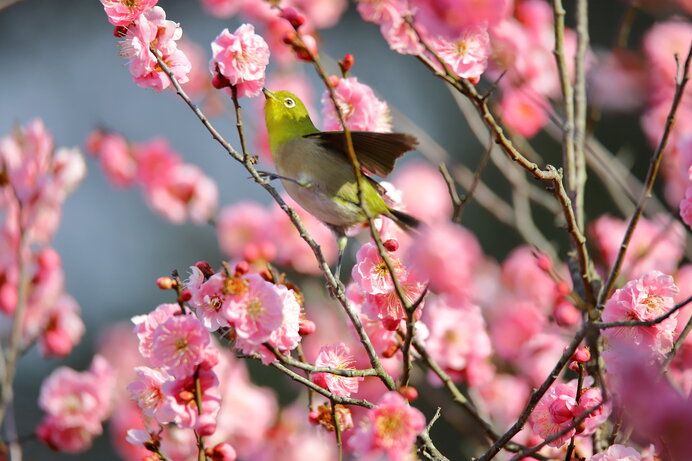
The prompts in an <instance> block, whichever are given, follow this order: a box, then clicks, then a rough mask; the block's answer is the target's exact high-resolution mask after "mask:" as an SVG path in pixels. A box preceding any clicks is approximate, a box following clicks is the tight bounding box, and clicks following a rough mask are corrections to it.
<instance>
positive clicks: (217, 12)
mask: <svg viewBox="0 0 692 461" xmlns="http://www.w3.org/2000/svg"><path fill="white" fill-rule="evenodd" d="M244 3H246V1H245V0H202V6H203V7H204V9H205V11H207V12H208V13H209V14H211V15H213V16H216V17H217V18H222V19H226V18H230V17H231V16H233V15H234V14H236V13H237V12H238V11H239V10H240V9H241V8H242V7H243V4H244Z"/></svg>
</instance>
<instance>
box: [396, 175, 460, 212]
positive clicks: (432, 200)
mask: <svg viewBox="0 0 692 461" xmlns="http://www.w3.org/2000/svg"><path fill="white" fill-rule="evenodd" d="M392 182H393V184H394V185H395V186H396V188H397V189H398V190H400V191H401V194H402V201H403V203H404V206H405V209H406V212H407V213H411V214H412V215H413V216H415V217H416V218H418V219H421V220H423V221H425V222H427V223H435V222H440V221H446V220H447V219H449V217H450V216H451V215H452V201H451V199H450V198H449V192H448V190H447V184H446V183H445V182H444V179H443V178H442V175H441V174H440V172H439V171H437V169H436V168H434V167H433V166H431V165H430V164H429V163H423V162H410V163H407V164H406V165H404V166H402V167H401V168H398V169H397V172H396V176H395V177H394V180H393V181H392Z"/></svg>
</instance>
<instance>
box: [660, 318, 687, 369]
mask: <svg viewBox="0 0 692 461" xmlns="http://www.w3.org/2000/svg"><path fill="white" fill-rule="evenodd" d="M690 330H692V317H690V318H689V319H687V323H686V324H685V328H683V329H682V331H681V332H680V336H678V338H677V339H676V340H675V342H674V343H673V348H672V349H671V350H670V352H668V355H667V356H666V360H665V361H664V362H663V369H666V368H668V365H670V362H672V361H673V359H674V358H675V354H677V353H678V350H680V346H682V344H683V343H684V342H685V338H687V335H688V334H690Z"/></svg>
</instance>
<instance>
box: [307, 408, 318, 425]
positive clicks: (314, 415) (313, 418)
mask: <svg viewBox="0 0 692 461" xmlns="http://www.w3.org/2000/svg"><path fill="white" fill-rule="evenodd" d="M308 421H310V424H314V425H317V424H319V422H320V412H319V411H317V410H310V413H308Z"/></svg>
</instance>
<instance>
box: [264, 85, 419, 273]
mask: <svg viewBox="0 0 692 461" xmlns="http://www.w3.org/2000/svg"><path fill="white" fill-rule="evenodd" d="M262 91H263V93H264V96H265V103H264V116H265V122H266V126H267V133H268V134H269V145H270V149H271V154H272V159H273V160H274V165H275V168H276V173H272V172H266V171H260V172H258V173H259V174H260V175H261V176H262V177H263V178H264V179H267V180H274V179H279V180H281V182H282V184H283V187H284V189H285V190H286V192H287V193H288V195H289V196H290V197H291V198H292V199H293V200H295V201H296V203H298V204H299V205H300V206H301V207H302V208H304V209H305V210H306V211H307V212H308V213H310V214H311V215H313V216H314V217H315V218H317V219H318V220H319V221H321V222H322V223H324V224H325V225H326V226H327V227H329V228H330V229H331V230H332V232H333V233H334V234H335V236H336V239H337V247H338V257H337V263H336V268H335V271H334V274H335V277H336V278H337V279H339V277H340V273H341V263H342V260H343V256H344V251H345V249H346V245H347V243H348V238H347V236H346V230H347V229H348V228H350V227H352V226H355V225H358V224H362V223H365V222H367V221H368V216H370V217H376V216H386V217H387V218H389V219H391V220H392V221H394V222H395V223H396V224H397V225H398V226H399V227H401V228H402V229H403V230H405V231H412V230H413V229H415V228H416V227H418V225H419V221H418V219H416V218H414V217H413V216H411V215H409V214H407V213H404V212H402V211H400V210H397V209H394V208H392V207H391V206H389V205H388V204H387V203H386V201H385V199H384V197H383V196H384V194H385V191H384V188H383V187H382V186H381V185H380V184H379V183H378V182H377V181H375V180H374V179H373V178H371V177H370V176H369V175H368V174H367V173H368V172H370V173H372V174H374V175H377V176H380V177H386V176H387V175H388V174H389V173H391V171H392V170H393V169H394V163H395V161H396V160H397V159H398V158H399V157H401V156H402V155H403V154H405V153H406V152H408V151H411V150H414V149H415V147H416V146H417V145H418V140H417V139H416V138H415V137H414V136H411V135H409V134H404V133H377V132H369V131H351V132H350V134H351V139H352V143H353V149H354V151H355V154H356V157H357V158H358V160H359V162H360V164H361V168H362V171H363V178H364V181H363V183H362V187H363V191H362V192H363V206H361V205H360V200H359V197H358V185H357V182H356V176H355V173H354V170H353V165H352V163H351V161H350V160H349V157H348V151H347V147H346V135H345V133H344V132H343V131H320V130H319V129H318V128H317V127H316V126H315V124H314V123H313V122H312V120H311V119H310V114H309V112H308V110H307V108H306V107H305V104H304V103H303V101H301V100H300V98H299V97H298V96H296V95H295V94H293V93H291V92H290V91H285V90H281V91H270V90H269V89H267V88H263V89H262ZM364 209H365V210H364ZM366 211H367V213H366Z"/></svg>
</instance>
